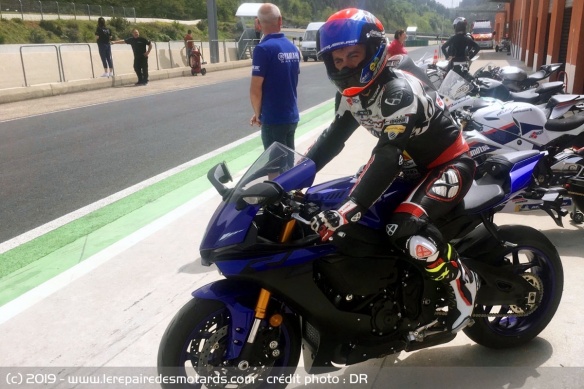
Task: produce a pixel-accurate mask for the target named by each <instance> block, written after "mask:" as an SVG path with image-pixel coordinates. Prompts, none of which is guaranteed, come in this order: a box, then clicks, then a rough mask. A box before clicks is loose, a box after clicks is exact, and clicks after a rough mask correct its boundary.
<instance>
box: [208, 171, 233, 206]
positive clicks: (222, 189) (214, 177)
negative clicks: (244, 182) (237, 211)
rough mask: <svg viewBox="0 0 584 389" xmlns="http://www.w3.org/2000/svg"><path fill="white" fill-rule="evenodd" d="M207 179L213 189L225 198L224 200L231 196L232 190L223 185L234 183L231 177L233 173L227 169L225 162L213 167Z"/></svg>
mask: <svg viewBox="0 0 584 389" xmlns="http://www.w3.org/2000/svg"><path fill="white" fill-rule="evenodd" d="M207 179H208V180H209V182H211V184H212V185H213V187H215V189H217V192H219V194H220V195H221V196H222V197H223V200H225V199H226V198H227V197H228V196H229V194H230V193H231V189H229V188H228V187H226V186H225V185H223V184H226V183H228V182H230V181H233V178H232V177H231V173H229V169H227V164H226V163H225V162H221V163H219V164H217V165H215V166H213V167H212V168H211V169H210V170H209V171H208V172H207Z"/></svg>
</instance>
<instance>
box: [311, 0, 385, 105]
mask: <svg viewBox="0 0 584 389" xmlns="http://www.w3.org/2000/svg"><path fill="white" fill-rule="evenodd" d="M358 44H364V45H365V47H366V55H365V59H364V60H363V61H362V62H361V63H360V64H359V66H357V67H356V68H355V69H348V68H345V69H341V70H338V69H337V68H336V67H335V65H334V63H333V57H332V52H333V51H335V50H337V49H342V48H344V47H348V46H355V45H358ZM387 44H388V42H387V38H386V37H385V29H384V28H383V25H382V24H381V22H380V21H379V20H378V19H377V18H376V17H375V16H373V14H371V13H370V12H368V11H364V10H361V9H357V8H347V9H343V10H341V11H338V12H336V13H334V14H333V15H331V17H329V18H328V20H327V21H326V23H325V24H324V25H323V26H322V27H321V28H320V29H319V31H318V36H317V39H316V45H317V46H316V50H317V51H318V57H319V58H320V59H322V60H323V61H324V64H325V66H326V71H327V74H328V77H329V79H330V80H331V82H332V83H333V84H334V85H335V86H336V87H337V89H338V90H339V92H341V94H343V95H344V96H348V97H351V96H356V95H358V94H360V93H363V92H365V91H366V90H367V88H369V87H370V86H371V85H373V83H374V81H375V79H376V78H377V77H378V76H379V75H380V74H381V72H382V71H383V69H384V68H385V65H386V62H387V58H388V54H387Z"/></svg>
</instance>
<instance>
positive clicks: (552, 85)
mask: <svg viewBox="0 0 584 389" xmlns="http://www.w3.org/2000/svg"><path fill="white" fill-rule="evenodd" d="M563 89H564V83H563V82H562V81H554V82H546V83H543V84H541V85H540V86H538V87H537V88H536V89H528V90H526V91H523V92H511V91H509V94H510V95H511V100H513V101H518V102H522V103H530V104H537V103H538V102H539V99H540V97H541V96H540V95H542V94H549V93H553V92H554V91H557V92H558V93H559V92H561V91H562V90H563Z"/></svg>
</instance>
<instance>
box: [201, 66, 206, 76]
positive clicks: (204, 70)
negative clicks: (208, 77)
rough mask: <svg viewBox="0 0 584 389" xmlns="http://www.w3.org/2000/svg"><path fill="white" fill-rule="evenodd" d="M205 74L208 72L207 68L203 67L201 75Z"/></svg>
mask: <svg viewBox="0 0 584 389" xmlns="http://www.w3.org/2000/svg"><path fill="white" fill-rule="evenodd" d="M205 74H207V69H205V68H202V69H201V75H202V76H204V75H205Z"/></svg>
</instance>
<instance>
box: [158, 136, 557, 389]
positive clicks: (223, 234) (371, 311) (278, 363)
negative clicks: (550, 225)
mask: <svg viewBox="0 0 584 389" xmlns="http://www.w3.org/2000/svg"><path fill="white" fill-rule="evenodd" d="M541 157H542V155H541V153H539V152H537V151H523V152H515V153H510V154H506V155H499V156H493V157H492V158H491V159H490V160H489V161H488V162H487V163H489V164H490V166H491V167H492V169H490V170H489V172H488V173H487V174H486V175H485V176H484V177H481V178H479V179H478V180H477V181H476V182H475V183H474V184H473V187H472V189H471V190H470V192H469V194H468V195H467V196H466V197H465V199H464V201H463V202H462V203H461V204H460V205H459V207H458V208H456V209H455V210H454V211H453V212H451V213H450V214H449V215H448V216H447V217H446V218H445V219H443V220H441V221H439V223H438V227H439V228H440V230H441V231H442V232H443V234H444V236H445V237H446V239H447V240H449V241H451V242H452V243H453V244H454V245H455V247H456V249H457V251H458V252H459V254H460V255H461V257H462V258H464V259H463V262H464V263H465V264H466V265H467V266H468V267H469V268H471V269H472V270H474V271H475V272H476V273H477V274H478V275H479V277H480V284H481V286H480V289H479V290H478V293H477V296H476V306H475V309H474V313H473V320H474V324H473V325H472V326H468V327H466V328H465V329H464V332H465V333H466V335H467V336H469V337H470V338H471V339H472V340H473V341H475V342H476V343H478V344H481V345H483V346H486V347H490V348H509V347H517V346H521V345H523V344H525V343H527V342H529V341H530V340H531V339H533V338H534V337H535V336H537V335H538V334H539V333H540V332H541V331H542V330H543V329H544V328H545V327H546V326H547V325H548V323H549V322H550V320H551V319H552V317H553V316H554V314H555V312H556V309H557V307H558V305H559V303H560V299H561V296H562V289H563V282H564V279H563V270H562V263H561V260H560V257H559V255H558V253H557V251H556V249H555V247H554V245H553V244H552V243H551V242H550V241H549V240H548V239H547V238H546V236H545V235H544V234H542V233H541V232H540V231H538V230H536V229H534V228H532V227H529V226H521V225H509V226H496V225H495V224H494V222H493V214H494V212H495V209H496V208H497V207H500V206H501V205H503V204H505V203H506V202H507V201H509V199H511V198H513V197H514V195H515V194H516V193H517V192H519V191H521V190H523V189H524V188H525V187H526V186H527V185H529V183H530V181H531V179H532V178H531V171H532V169H533V168H534V167H535V165H536V164H537V163H538V161H539V160H540V159H541ZM315 174H316V168H315V165H314V163H313V162H312V161H311V160H309V159H307V158H306V157H304V156H303V155H300V154H298V153H296V152H294V151H293V150H291V149H288V148H286V147H285V146H283V145H281V144H279V143H275V144H273V145H272V146H270V147H269V148H268V149H266V150H265V152H264V153H263V154H262V155H261V156H260V157H259V158H258V160H257V161H256V162H255V163H254V164H253V165H252V166H251V167H250V168H249V170H248V171H247V172H246V173H245V174H244V175H243V177H242V178H241V180H240V181H239V183H238V184H237V185H236V186H235V187H233V188H228V187H227V186H226V185H225V184H226V183H227V182H229V181H230V180H231V176H230V174H229V171H228V170H227V167H226V165H225V164H224V163H223V164H219V165H217V166H215V167H214V168H212V169H211V170H210V171H209V174H208V178H209V179H210V181H211V183H212V184H213V186H214V187H215V188H216V189H217V190H218V192H219V193H220V194H221V196H222V198H223V202H222V203H221V204H220V205H219V207H218V208H217V210H216V212H215V214H214V215H213V216H212V218H211V220H210V223H209V226H208V227H207V231H206V232H205V236H204V238H203V241H202V243H201V248H200V252H201V263H202V264H203V265H204V266H210V265H212V264H215V265H216V266H217V268H218V269H219V271H220V272H221V274H222V275H223V276H224V279H221V280H219V281H216V282H212V283H210V284H208V285H206V286H203V287H202V288H199V289H197V290H195V291H194V292H193V293H192V296H193V298H192V299H191V300H190V301H189V302H188V303H187V304H186V305H185V306H184V307H183V308H182V309H181V310H180V311H179V312H178V313H177V314H176V316H175V317H174V318H173V319H172V321H171V322H170V324H169V326H168V328H167V329H166V331H165V333H164V335H163V337H162V340H161V343H160V348H159V353H158V370H159V373H160V374H161V376H162V378H163V379H162V382H163V384H162V386H163V387H165V388H169V387H173V388H175V387H177V386H180V387H198V386H200V385H199V384H201V383H207V384H208V383H211V384H212V385H207V386H211V387H221V388H226V387H230V388H241V387H249V388H273V387H275V388H284V387H285V386H286V385H287V382H290V381H289V380H286V378H287V377H288V378H289V377H290V376H292V373H293V372H294V370H295V368H296V366H297V364H298V361H299V357H300V351H301V349H302V350H303V355H304V368H305V369H306V371H307V372H308V373H309V374H314V373H326V372H331V371H334V370H338V369H339V368H340V365H351V364H355V363H359V362H363V361H366V360H369V359H372V358H381V357H384V356H386V355H390V354H394V353H399V352H400V351H414V350H419V349H423V348H426V347H430V346H435V345H438V344H443V343H447V342H449V341H451V340H452V339H454V338H455V337H456V333H450V332H448V331H446V330H445V327H444V324H443V323H444V318H445V313H446V312H445V311H444V307H446V306H447V291H446V290H445V288H443V287H442V285H441V284H440V283H436V282H432V281H429V280H428V279H426V278H425V277H424V276H423V270H421V269H420V268H419V267H418V266H417V265H415V264H413V263H412V262H411V260H407V259H405V257H404V254H403V253H402V252H401V251H399V250H396V249H393V248H392V247H391V246H390V245H389V244H388V243H387V241H386V239H387V238H386V234H385V232H384V228H385V227H384V223H383V220H384V217H385V216H386V215H388V214H389V213H390V212H392V210H393V209H394V208H395V207H396V206H397V204H399V203H400V202H401V201H403V200H404V199H405V197H406V196H407V194H408V193H409V191H410V189H411V188H412V187H413V185H415V183H413V182H408V181H406V180H405V179H403V178H399V177H398V178H397V179H396V180H395V181H394V182H393V183H392V185H391V187H390V188H389V189H388V190H387V191H386V193H385V194H384V195H383V196H382V197H381V198H380V200H379V201H378V202H377V203H376V204H374V206H373V207H372V208H371V209H370V210H369V211H368V212H367V213H366V215H364V217H363V218H362V219H361V220H360V221H359V222H358V223H354V224H352V225H349V226H343V227H341V228H339V229H338V230H337V231H336V232H335V234H334V235H333V237H332V240H329V241H326V242H321V241H320V237H319V236H318V235H317V234H315V233H314V232H313V231H312V230H311V229H310V227H309V225H308V224H309V220H310V219H311V217H312V216H313V215H315V214H317V213H318V212H320V211H321V210H326V209H332V208H335V207H337V206H339V205H340V204H341V202H342V201H343V200H344V199H345V198H346V196H347V195H348V193H349V192H350V190H351V188H352V187H353V185H354V183H355V181H356V180H357V179H358V177H357V175H355V176H351V177H344V178H339V179H335V180H332V181H330V182H325V183H322V184H319V185H316V186H312V187H311V185H312V183H313V181H314V178H315ZM274 176H275V177H274ZM303 188H307V189H306V190H305V191H302V189H303ZM181 380H182V381H183V382H188V383H189V384H184V385H173V384H169V383H165V382H172V383H176V382H179V381H181Z"/></svg>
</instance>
